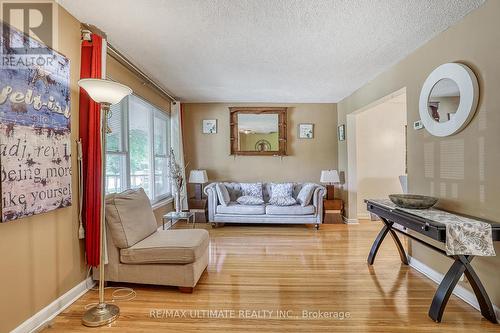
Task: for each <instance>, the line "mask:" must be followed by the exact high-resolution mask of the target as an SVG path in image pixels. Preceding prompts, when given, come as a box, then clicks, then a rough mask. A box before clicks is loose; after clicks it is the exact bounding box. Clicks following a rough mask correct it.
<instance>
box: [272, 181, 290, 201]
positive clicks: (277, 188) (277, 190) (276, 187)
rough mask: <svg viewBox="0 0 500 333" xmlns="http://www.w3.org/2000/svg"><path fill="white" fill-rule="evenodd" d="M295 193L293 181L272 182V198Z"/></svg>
mask: <svg viewBox="0 0 500 333" xmlns="http://www.w3.org/2000/svg"><path fill="white" fill-rule="evenodd" d="M292 194H293V184H292V183H280V184H275V183H271V198H273V197H291V196H292Z"/></svg>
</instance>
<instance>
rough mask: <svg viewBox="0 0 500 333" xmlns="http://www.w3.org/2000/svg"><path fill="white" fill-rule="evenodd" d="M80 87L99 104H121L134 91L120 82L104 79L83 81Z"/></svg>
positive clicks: (79, 82)
mask: <svg viewBox="0 0 500 333" xmlns="http://www.w3.org/2000/svg"><path fill="white" fill-rule="evenodd" d="M78 85H79V86H80V87H81V88H83V90H85V91H86V92H87V94H89V96H90V98H92V100H93V101H94V102H97V103H109V104H111V105H113V104H117V103H119V102H120V101H121V100H122V99H123V98H124V97H125V96H128V95H130V94H131V93H132V89H130V88H129V87H127V86H126V85H123V84H121V83H118V82H114V81H110V80H103V79H81V80H80V81H78Z"/></svg>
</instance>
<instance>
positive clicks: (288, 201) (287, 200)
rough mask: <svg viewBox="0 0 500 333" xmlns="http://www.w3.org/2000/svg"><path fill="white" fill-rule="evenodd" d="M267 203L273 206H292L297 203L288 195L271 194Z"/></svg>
mask: <svg viewBox="0 0 500 333" xmlns="http://www.w3.org/2000/svg"><path fill="white" fill-rule="evenodd" d="M269 203H270V204H271V205H275V206H292V205H295V204H296V203H297V201H295V199H294V198H293V197H290V196H273V197H272V198H271V199H270V200H269Z"/></svg>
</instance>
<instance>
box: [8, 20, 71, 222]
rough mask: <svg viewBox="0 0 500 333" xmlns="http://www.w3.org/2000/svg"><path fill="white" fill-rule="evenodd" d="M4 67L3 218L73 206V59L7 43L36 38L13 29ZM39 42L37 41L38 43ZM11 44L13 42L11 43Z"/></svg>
mask: <svg viewBox="0 0 500 333" xmlns="http://www.w3.org/2000/svg"><path fill="white" fill-rule="evenodd" d="M2 28H3V29H2V31H9V36H6V35H5V33H4V34H3V36H2V37H3V38H2V40H1V41H2V44H1V56H2V58H4V59H5V56H8V57H9V59H11V60H10V61H9V62H7V63H5V62H3V63H2V68H0V166H1V183H0V184H1V185H0V186H1V192H2V197H1V199H2V202H1V221H2V222H6V221H11V220H16V219H19V218H22V217H26V216H31V215H35V214H40V213H44V212H48V211H51V210H54V209H58V208H61V207H66V206H70V205H71V197H72V193H71V150H70V144H71V143H70V136H71V117H70V115H71V112H70V87H69V78H70V62H69V59H68V58H66V57H65V56H63V55H61V54H59V53H58V52H56V51H54V50H52V49H50V48H47V47H45V48H46V52H44V53H43V54H40V55H38V56H36V55H33V54H29V52H25V53H23V52H20V51H19V50H18V49H13V48H11V47H10V46H8V45H7V43H5V39H6V38H10V39H11V42H12V40H14V41H15V40H16V39H18V40H23V38H24V39H25V40H26V39H29V45H35V46H37V47H39V48H44V45H43V44H41V43H40V42H38V41H37V40H35V39H33V38H30V37H28V36H26V35H24V34H22V33H21V32H19V31H18V30H16V29H14V28H12V27H10V29H8V30H6V29H5V24H3V26H2ZM37 44H38V45H37ZM9 45H10V44H9Z"/></svg>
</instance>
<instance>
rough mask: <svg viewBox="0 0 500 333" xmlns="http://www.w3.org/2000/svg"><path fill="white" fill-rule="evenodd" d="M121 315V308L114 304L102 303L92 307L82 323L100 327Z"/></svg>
mask: <svg viewBox="0 0 500 333" xmlns="http://www.w3.org/2000/svg"><path fill="white" fill-rule="evenodd" d="M119 315H120V308H119V307H117V306H116V305H114V304H106V303H102V304H99V305H96V306H93V307H91V308H90V309H88V310H87V312H85V314H84V315H83V318H82V324H83V325H85V326H88V327H98V326H103V325H107V324H110V323H112V322H114V321H115V320H116V319H117V318H118V316H119Z"/></svg>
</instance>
